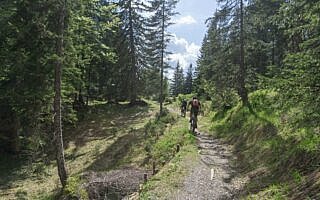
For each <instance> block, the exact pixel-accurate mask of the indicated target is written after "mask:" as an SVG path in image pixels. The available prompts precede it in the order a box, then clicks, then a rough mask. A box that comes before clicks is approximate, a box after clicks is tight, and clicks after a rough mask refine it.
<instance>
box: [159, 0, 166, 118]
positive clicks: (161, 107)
mask: <svg viewBox="0 0 320 200" xmlns="http://www.w3.org/2000/svg"><path fill="white" fill-rule="evenodd" d="M164 9H165V1H163V3H162V25H161V26H162V27H161V66H160V67H161V70H160V97H159V98H160V114H161V113H162V112H163V68H164V66H163V59H164V21H165V16H164Z"/></svg>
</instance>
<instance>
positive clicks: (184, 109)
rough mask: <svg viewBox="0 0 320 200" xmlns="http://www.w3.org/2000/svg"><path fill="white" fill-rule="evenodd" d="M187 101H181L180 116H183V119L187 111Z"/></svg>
mask: <svg viewBox="0 0 320 200" xmlns="http://www.w3.org/2000/svg"><path fill="white" fill-rule="evenodd" d="M187 104H188V103H187V100H185V99H183V100H182V101H181V107H180V108H181V115H182V116H183V117H185V116H186V111H187Z"/></svg>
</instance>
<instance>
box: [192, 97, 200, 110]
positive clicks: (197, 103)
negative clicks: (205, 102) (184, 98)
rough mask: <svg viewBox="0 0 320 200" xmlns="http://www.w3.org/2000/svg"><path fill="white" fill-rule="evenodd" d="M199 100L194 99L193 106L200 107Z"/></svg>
mask: <svg viewBox="0 0 320 200" xmlns="http://www.w3.org/2000/svg"><path fill="white" fill-rule="evenodd" d="M199 104H200V103H199V100H198V99H193V100H192V107H195V108H199Z"/></svg>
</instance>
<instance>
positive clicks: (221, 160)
mask: <svg viewBox="0 0 320 200" xmlns="http://www.w3.org/2000/svg"><path fill="white" fill-rule="evenodd" d="M187 116H189V115H188V114H187ZM187 119H188V117H187ZM204 121H208V118H207V117H201V116H199V123H200V124H199V128H200V129H201V130H204V131H206V132H209V131H208V125H209V124H210V122H209V123H208V122H207V123H206V122H204ZM206 132H199V130H198V134H197V135H196V139H197V146H198V154H199V159H198V160H197V161H196V162H197V163H196V164H194V165H192V167H191V166H190V167H189V168H190V169H188V171H189V173H188V175H187V176H185V178H184V180H183V182H182V183H181V184H180V185H179V187H178V188H177V190H176V192H175V193H174V194H172V195H170V197H169V198H168V199H176V200H180V199H181V200H191V199H197V200H202V199H206V200H207V199H210V200H218V199H221V200H222V199H223V200H226V199H237V198H236V194H237V193H238V192H239V191H240V190H241V188H242V187H243V185H244V182H245V181H244V180H242V178H239V176H238V173H237V171H236V168H235V166H234V161H235V160H236V156H235V155H234V154H233V153H232V149H233V148H232V146H230V145H228V144H226V143H224V142H223V141H222V140H220V139H217V138H214V136H212V135H209V134H208V133H206ZM186 167H188V166H186Z"/></svg>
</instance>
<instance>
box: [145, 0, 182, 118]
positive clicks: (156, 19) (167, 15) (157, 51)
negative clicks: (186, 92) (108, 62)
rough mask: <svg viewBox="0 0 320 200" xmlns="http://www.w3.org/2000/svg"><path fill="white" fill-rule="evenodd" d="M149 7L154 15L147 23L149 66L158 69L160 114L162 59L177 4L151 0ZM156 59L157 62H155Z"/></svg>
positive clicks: (163, 65)
mask: <svg viewBox="0 0 320 200" xmlns="http://www.w3.org/2000/svg"><path fill="white" fill-rule="evenodd" d="M149 3H150V4H151V6H150V7H149V11H150V12H154V15H153V16H152V17H151V20H150V21H149V25H150V28H151V29H149V31H150V33H149V36H150V39H151V40H150V41H151V42H150V43H149V52H150V53H151V65H154V64H155V65H159V66H158V67H159V68H160V96H159V102H160V113H161V112H162V110H163V101H164V71H165V67H166V66H167V63H165V61H164V59H165V56H166V54H168V52H167V51H166V48H167V44H168V43H169V41H170V35H169V34H167V33H166V32H167V29H168V27H169V26H170V25H171V24H172V22H171V18H172V16H174V15H175V14H176V12H174V8H175V7H176V4H177V3H178V1H177V0H152V1H149ZM157 59H158V60H157Z"/></svg>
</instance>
